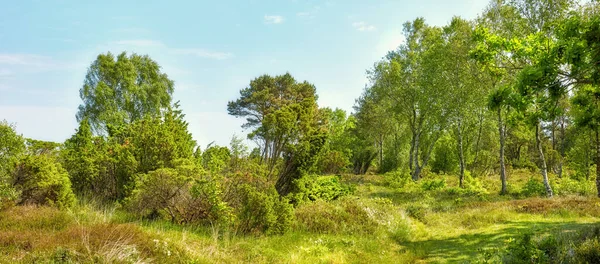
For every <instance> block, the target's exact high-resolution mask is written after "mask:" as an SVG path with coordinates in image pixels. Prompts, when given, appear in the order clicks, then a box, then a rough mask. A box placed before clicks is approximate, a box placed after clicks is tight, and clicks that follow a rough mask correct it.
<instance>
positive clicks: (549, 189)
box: [535, 121, 598, 197]
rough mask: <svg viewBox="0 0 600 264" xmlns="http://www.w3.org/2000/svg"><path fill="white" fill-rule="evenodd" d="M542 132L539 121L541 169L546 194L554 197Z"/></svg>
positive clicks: (537, 130) (536, 138) (538, 134)
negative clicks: (543, 147)
mask: <svg viewBox="0 0 600 264" xmlns="http://www.w3.org/2000/svg"><path fill="white" fill-rule="evenodd" d="M540 133H541V132H540V122H539V121H538V122H537V124H536V125H535V144H536V145H537V150H538V154H539V156H540V169H541V171H542V179H543V180H544V187H546V195H547V196H548V197H552V196H553V193H552V187H551V186H550V181H549V180H548V168H547V166H546V159H545V158H544V150H543V149H542V140H541V137H540ZM597 183H598V182H597Z"/></svg>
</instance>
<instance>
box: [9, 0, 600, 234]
mask: <svg viewBox="0 0 600 264" xmlns="http://www.w3.org/2000/svg"><path fill="white" fill-rule="evenodd" d="M403 32H404V36H405V39H406V41H405V42H404V43H403V44H402V45H400V46H399V47H398V48H397V49H396V50H394V51H390V52H389V53H388V54H387V55H386V56H385V57H383V58H382V59H381V60H379V61H377V62H375V63H374V65H373V67H371V68H370V69H369V70H368V71H367V74H368V77H369V84H368V85H367V86H366V87H365V89H364V91H363V93H362V95H361V96H360V97H359V98H358V99H357V100H356V104H355V107H354V112H353V113H351V114H348V113H346V112H345V111H343V110H340V109H330V108H322V107H319V105H318V96H317V91H316V87H315V85H313V84H311V83H309V82H308V81H298V80H296V79H295V78H294V77H293V76H292V75H291V74H290V73H285V74H283V75H276V76H271V75H262V76H259V77H257V78H255V79H253V80H251V81H250V83H249V85H248V86H247V87H246V88H243V89H241V90H240V96H239V98H237V99H236V100H233V101H230V102H229V103H228V104H227V111H228V113H229V114H230V115H232V116H235V117H240V118H245V120H246V123H245V124H244V125H243V127H244V128H245V129H247V130H248V131H249V134H248V139H249V140H252V141H253V142H255V143H256V146H257V147H255V148H253V149H249V148H248V146H246V145H244V144H243V140H242V139H241V138H238V137H233V138H232V141H231V144H230V146H228V147H225V146H217V145H214V144H209V145H208V146H206V147H205V148H204V149H202V148H201V147H200V146H198V145H197V143H196V142H195V141H194V140H193V138H192V135H191V134H190V132H189V131H188V123H187V122H186V121H185V114H184V113H183V111H182V110H181V109H180V106H179V103H178V102H174V101H173V98H172V94H173V92H174V89H175V85H174V82H173V80H171V79H169V77H168V75H167V74H165V73H163V72H162V71H161V68H160V66H159V64H158V63H157V62H155V61H153V60H152V59H151V58H150V57H148V56H142V55H138V54H135V53H133V54H129V55H128V54H127V53H125V52H123V53H121V54H119V55H117V56H115V55H113V54H111V53H106V54H100V55H99V56H98V57H97V58H96V60H95V61H94V62H93V63H92V64H91V65H90V67H89V69H88V72H87V74H86V76H85V79H84V82H83V86H82V88H81V89H80V91H79V94H80V97H81V100H82V104H81V105H80V106H79V109H78V113H77V115H76V118H77V121H78V122H79V127H78V128H77V130H76V131H75V133H74V134H73V135H72V136H71V137H70V138H69V139H67V140H66V141H65V142H63V143H54V142H45V141H39V140H33V139H25V138H23V137H22V136H20V135H18V134H17V133H16V132H15V130H14V126H12V125H11V124H9V123H8V122H6V121H4V122H2V124H0V166H1V167H0V202H1V206H2V207H3V208H5V207H8V206H11V205H14V204H29V203H35V204H48V205H54V206H58V207H70V206H72V205H73V204H74V203H75V202H76V201H77V198H78V197H79V198H81V197H92V198H93V199H96V200H98V201H101V202H104V203H117V204H119V205H122V206H123V207H124V208H125V209H126V210H128V211H130V212H131V213H132V214H134V215H137V216H139V217H142V218H149V219H155V218H166V219H169V220H171V221H173V222H176V223H206V224H212V225H217V226H225V227H227V228H234V229H235V230H238V231H240V232H244V233H252V232H266V233H281V232H285V230H287V229H288V228H289V226H290V224H291V222H292V218H293V210H294V205H297V204H299V203H303V202H307V201H311V200H318V199H324V200H331V199H336V198H337V197H340V196H343V195H344V194H346V193H348V192H350V191H351V190H349V188H348V186H345V185H343V184H341V183H340V182H339V178H338V177H335V176H332V177H325V178H323V177H319V175H340V174H344V173H354V174H357V175H362V174H365V173H387V172H397V173H400V174H402V175H403V177H406V178H410V179H412V180H413V181H419V180H420V179H421V178H423V177H429V175H433V176H435V175H436V174H442V173H445V174H455V175H456V176H457V177H458V178H459V182H460V186H461V187H464V185H465V182H466V181H468V180H470V179H472V178H476V177H483V176H486V175H495V174H496V173H497V174H499V175H500V177H499V183H498V186H499V188H498V189H499V192H500V193H502V194H507V193H509V192H510V184H509V182H508V176H509V172H510V171H512V170H513V169H529V170H531V171H532V172H535V173H539V177H540V179H542V181H543V184H544V187H545V190H546V194H547V196H552V195H553V191H552V186H551V177H570V178H573V179H578V180H582V181H584V180H589V179H590V178H591V177H592V174H593V173H595V174H596V184H597V187H598V190H599V192H598V193H599V195H600V151H599V150H600V140H599V138H600V108H599V101H600V92H599V90H598V89H599V88H598V87H600V86H599V84H600V83H599V82H600V72H599V71H598V69H599V68H598V62H599V61H600V44H599V43H600V39H599V36H600V14H598V11H597V3H595V2H592V3H588V4H585V5H579V4H577V3H576V2H574V1H570V0H553V1H539V0H514V1H503V0H493V1H492V2H490V4H489V6H488V7H487V8H486V9H485V10H484V11H483V13H482V14H481V15H480V16H479V17H478V18H477V19H475V20H472V21H468V20H465V19H462V18H459V17H454V18H453V19H452V20H451V21H450V23H448V24H447V25H446V26H443V27H437V26H431V25H428V24H427V23H426V21H425V20H424V19H423V18H417V19H415V20H413V21H410V22H407V23H405V24H404V31H403ZM594 164H595V166H593V165H594Z"/></svg>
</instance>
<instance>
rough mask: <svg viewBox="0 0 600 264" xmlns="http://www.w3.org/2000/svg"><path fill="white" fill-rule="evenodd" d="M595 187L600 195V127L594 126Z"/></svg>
mask: <svg viewBox="0 0 600 264" xmlns="http://www.w3.org/2000/svg"><path fill="white" fill-rule="evenodd" d="M596 189H597V190H598V197H600V129H599V128H596Z"/></svg>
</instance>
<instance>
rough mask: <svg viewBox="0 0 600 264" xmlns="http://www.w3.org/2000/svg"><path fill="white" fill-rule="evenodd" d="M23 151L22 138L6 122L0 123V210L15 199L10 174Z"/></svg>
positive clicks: (23, 142)
mask: <svg viewBox="0 0 600 264" xmlns="http://www.w3.org/2000/svg"><path fill="white" fill-rule="evenodd" d="M24 151H25V141H24V140H23V137H22V136H20V135H18V134H17V133H16V132H15V128H14V126H13V125H10V124H9V123H8V122H6V120H3V121H1V122H0V209H2V208H5V207H7V206H9V205H10V204H11V203H13V202H14V201H15V200H16V198H17V193H16V190H15V189H14V188H13V186H12V174H13V172H14V170H15V165H16V162H17V161H18V160H19V159H20V157H21V156H22V155H23V153H24Z"/></svg>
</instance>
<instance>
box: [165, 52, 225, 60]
mask: <svg viewBox="0 0 600 264" xmlns="http://www.w3.org/2000/svg"><path fill="white" fill-rule="evenodd" d="M173 52H174V53H176V54H181V55H193V56H197V57H200V58H207V59H215V60H226V59H230V58H233V57H234V55H233V53H230V52H219V51H209V50H205V49H174V50H173Z"/></svg>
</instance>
